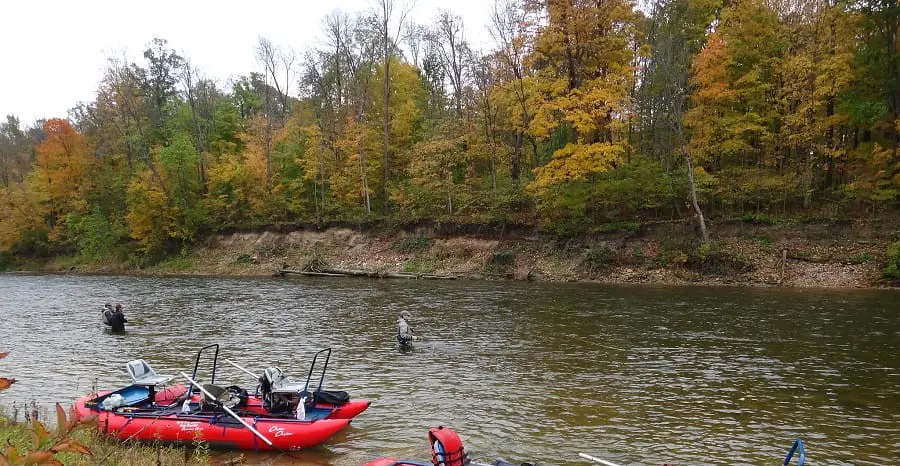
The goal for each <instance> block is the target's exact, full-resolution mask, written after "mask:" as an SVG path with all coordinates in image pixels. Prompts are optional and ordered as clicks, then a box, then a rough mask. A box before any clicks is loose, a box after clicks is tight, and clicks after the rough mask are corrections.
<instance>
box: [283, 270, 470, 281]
mask: <svg viewBox="0 0 900 466" xmlns="http://www.w3.org/2000/svg"><path fill="white" fill-rule="evenodd" d="M288 274H293V275H305V276H311V277H367V278H404V279H407V280H456V279H457V277H456V276H455V275H435V274H426V273H410V272H376V271H371V270H353V269H335V268H325V269H322V271H321V272H312V271H309V270H296V269H287V268H282V269H279V270H278V275H281V276H284V275H288Z"/></svg>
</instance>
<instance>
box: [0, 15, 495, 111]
mask: <svg viewBox="0 0 900 466" xmlns="http://www.w3.org/2000/svg"><path fill="white" fill-rule="evenodd" d="M407 1H409V0H407ZM2 3H3V6H2V8H0V118H2V119H4V120H5V115H7V114H14V115H17V116H18V117H19V118H20V119H21V120H22V123H23V124H25V125H30V124H31V123H32V122H33V121H34V120H35V119H37V118H52V117H62V118H65V117H66V116H67V111H68V109H70V108H72V107H74V106H75V105H76V104H77V103H78V102H83V101H91V100H92V99H93V98H94V92H95V91H96V89H97V85H98V83H99V81H100V78H101V76H102V73H103V69H104V67H105V64H106V60H107V58H108V57H111V56H121V55H122V53H123V51H124V52H125V53H126V54H127V56H128V57H129V58H130V59H131V60H133V61H138V62H139V63H141V64H143V58H142V56H141V53H142V52H143V50H144V49H146V45H147V43H149V42H150V40H151V39H153V38H154V37H161V38H163V39H166V40H168V41H169V44H168V45H169V47H170V48H172V49H175V50H176V51H178V52H179V53H181V54H182V55H183V56H185V57H187V58H189V59H190V60H191V62H192V63H193V64H194V65H195V66H197V67H199V68H200V69H201V71H202V72H203V73H204V74H205V75H206V76H207V77H210V78H213V79H215V80H217V81H218V82H219V84H220V87H221V86H224V85H226V84H227V82H228V80H229V78H230V77H232V76H238V75H242V74H249V73H250V72H251V71H259V68H260V66H259V65H258V64H257V62H256V60H255V58H254V48H255V46H256V43H257V38H258V37H259V36H265V37H267V38H269V40H271V41H272V43H273V44H275V45H289V46H291V47H293V48H294V49H296V50H297V51H298V52H300V53H302V52H303V51H304V50H306V49H308V48H309V47H311V46H315V45H317V44H318V43H319V42H320V38H321V36H322V34H321V31H322V27H321V25H322V19H323V18H324V17H325V15H326V14H328V13H329V12H331V11H332V10H335V9H340V10H343V11H347V12H349V13H351V14H352V13H355V12H357V11H366V12H368V11H371V10H372V9H373V8H374V7H375V3H374V0H343V1H333V2H332V1H327V0H316V1H311V0H293V1H289V0H249V1H247V0H245V1H234V0H143V1H140V2H138V1H133V0H78V1H75V0H44V1H38V0H33V1H24V0H3V2H2ZM397 3H401V0H397ZM493 3H494V2H493V0H455V1H452V2H450V1H441V0H415V7H414V9H413V12H412V14H411V16H412V18H413V20H414V21H416V22H418V23H424V24H433V19H434V17H435V16H436V15H437V11H438V9H440V8H446V9H449V10H450V11H451V12H453V13H455V14H457V15H459V16H462V18H463V23H464V25H465V36H466V38H467V39H468V40H469V42H470V43H471V44H472V45H473V47H474V48H476V49H477V48H485V49H486V48H488V47H490V44H491V37H490V33H489V32H488V30H487V23H488V20H489V15H490V10H491V8H492V6H493ZM295 85H296V84H295Z"/></svg>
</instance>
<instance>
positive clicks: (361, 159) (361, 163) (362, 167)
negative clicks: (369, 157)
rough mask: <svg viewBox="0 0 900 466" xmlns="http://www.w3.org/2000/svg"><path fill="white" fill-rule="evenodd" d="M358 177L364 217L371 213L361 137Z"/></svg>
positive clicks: (360, 138) (364, 153)
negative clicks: (364, 202)
mask: <svg viewBox="0 0 900 466" xmlns="http://www.w3.org/2000/svg"><path fill="white" fill-rule="evenodd" d="M359 176H360V178H361V179H362V188H363V197H364V199H365V200H366V215H368V214H371V213H372V203H371V201H370V200H369V179H368V176H367V175H366V152H365V149H363V137H362V136H360V137H359Z"/></svg>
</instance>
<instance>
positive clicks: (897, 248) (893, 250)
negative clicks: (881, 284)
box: [883, 241, 900, 280]
mask: <svg viewBox="0 0 900 466" xmlns="http://www.w3.org/2000/svg"><path fill="white" fill-rule="evenodd" d="M883 275H884V278H886V279H888V280H900V241H894V242H893V243H891V244H890V245H889V246H888V248H887V254H886V255H885V260H884V271H883Z"/></svg>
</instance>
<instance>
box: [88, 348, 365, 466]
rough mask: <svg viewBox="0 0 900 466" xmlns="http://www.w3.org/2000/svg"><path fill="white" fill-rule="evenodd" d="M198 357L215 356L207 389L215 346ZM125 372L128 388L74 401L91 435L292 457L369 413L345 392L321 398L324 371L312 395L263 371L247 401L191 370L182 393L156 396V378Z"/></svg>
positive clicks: (145, 369)
mask: <svg viewBox="0 0 900 466" xmlns="http://www.w3.org/2000/svg"><path fill="white" fill-rule="evenodd" d="M206 349H211V350H214V351H215V353H214V355H213V366H212V372H211V374H210V380H211V381H215V372H216V360H217V359H218V345H210V346H208V347H204V349H201V350H200V352H198V355H197V362H199V360H200V354H201V353H202V352H203V351H204V350H206ZM325 352H327V353H328V355H327V356H326V363H325V365H326V367H327V357H328V356H330V353H331V350H330V349H327V350H323V351H321V352H319V353H317V355H318V354H321V353H325ZM313 366H315V358H314V360H313ZM126 369H127V370H128V372H129V374H130V375H131V378H132V381H133V382H134V383H133V384H132V385H129V386H127V387H124V388H122V389H119V390H116V391H105V392H100V393H95V394H92V395H88V396H86V397H83V398H80V399H78V400H76V401H75V410H76V412H77V413H78V415H79V416H82V417H86V416H92V415H96V417H97V421H98V428H99V430H100V431H101V432H103V433H105V434H107V435H109V436H111V437H114V438H117V439H119V440H132V439H134V440H143V441H154V442H164V443H184V444H193V443H195V442H197V441H202V442H205V443H208V444H209V445H210V446H212V447H218V448H234V449H253V450H298V449H302V448H308V447H312V446H315V445H319V444H321V443H323V442H325V441H326V440H328V439H329V438H331V437H332V436H333V435H334V434H336V433H337V432H339V431H340V430H342V429H344V428H345V427H347V426H348V425H349V424H350V420H351V419H352V418H354V417H356V416H357V415H359V414H360V413H362V412H363V411H365V410H366V408H368V407H369V402H368V401H365V400H353V401H351V400H350V399H349V395H347V394H346V392H331V391H327V390H323V389H322V380H323V379H324V368H323V370H322V375H321V377H320V378H319V385H318V387H315V388H313V387H311V384H310V380H309V378H308V379H307V381H306V383H298V382H294V381H292V380H290V379H288V378H287V377H285V376H283V375H282V374H281V372H280V370H278V369H277V368H270V369H267V370H266V373H265V375H264V377H261V378H260V386H261V389H260V388H258V389H257V391H256V393H255V394H248V393H247V391H246V390H243V389H241V388H240V387H237V386H230V387H227V388H221V387H218V386H215V385H212V384H207V385H202V386H201V385H199V383H198V382H196V378H197V363H195V366H194V375H193V377H189V376H187V375H185V374H184V373H182V375H183V376H184V377H185V378H187V380H189V381H190V382H191V383H192V384H191V385H190V386H186V385H181V384H178V385H173V386H170V387H168V388H166V389H164V390H161V391H159V392H156V391H155V390H156V386H157V385H159V384H162V383H165V382H167V381H169V380H170V379H171V377H168V376H160V375H157V374H156V372H154V371H153V369H152V368H151V367H150V366H149V365H148V364H147V363H146V362H145V361H143V360H135V361H131V362H129V363H128V364H127V365H126ZM311 374H312V368H311V370H310V376H311ZM189 387H193V389H192V390H191V389H190V388H189ZM189 390H190V391H189Z"/></svg>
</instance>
